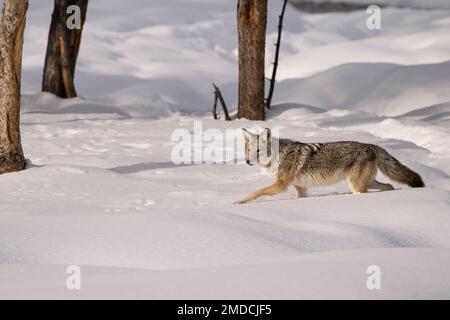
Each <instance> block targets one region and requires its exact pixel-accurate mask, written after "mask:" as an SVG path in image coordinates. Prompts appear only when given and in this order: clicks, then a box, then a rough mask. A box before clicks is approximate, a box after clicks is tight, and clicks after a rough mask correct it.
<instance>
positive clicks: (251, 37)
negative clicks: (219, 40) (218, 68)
mask: <svg viewBox="0 0 450 320" xmlns="http://www.w3.org/2000/svg"><path fill="white" fill-rule="evenodd" d="M237 11H238V34H239V101H238V118H247V119H249V120H264V119H265V99H264V85H265V75H264V67H265V60H264V58H265V46H266V27H267V0H238V9H237Z"/></svg>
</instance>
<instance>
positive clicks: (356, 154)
mask: <svg viewBox="0 0 450 320" xmlns="http://www.w3.org/2000/svg"><path fill="white" fill-rule="evenodd" d="M242 130H243V135H244V139H245V160H246V162H247V164H248V165H254V164H257V165H259V166H260V167H262V168H264V169H266V170H267V171H269V173H271V174H273V176H274V177H275V181H274V183H273V184H272V185H270V186H268V187H265V188H262V189H260V190H257V191H255V192H253V193H251V194H250V195H249V196H247V197H246V198H245V199H243V200H241V201H239V202H238V203H240V204H244V203H248V202H250V201H252V200H255V199H257V198H259V197H261V196H271V195H275V194H278V193H281V192H284V191H286V189H287V188H288V187H289V186H293V187H294V188H295V189H296V191H297V197H305V196H306V188H308V187H315V186H324V185H331V184H335V183H337V182H339V181H342V180H347V181H348V184H349V186H350V189H351V191H352V192H353V193H363V192H367V190H368V189H379V190H394V188H393V187H392V185H390V184H387V183H381V182H379V181H377V180H376V179H375V176H376V174H377V169H379V170H380V171H381V172H382V173H383V174H384V175H386V176H388V177H389V178H390V179H392V180H395V181H397V182H400V183H403V184H407V185H409V186H411V187H413V188H421V187H424V186H425V185H424V183H423V181H422V178H421V177H420V176H419V175H418V174H417V173H416V172H414V171H412V170H411V169H409V168H408V167H406V166H405V165H403V164H402V163H400V161H398V160H397V159H395V158H394V157H393V156H391V155H390V154H389V153H388V152H387V151H386V150H384V149H383V148H381V147H379V146H377V145H373V144H366V143H360V142H355V141H340V142H330V143H302V142H298V141H294V140H289V139H278V138H275V137H272V133H271V130H270V129H265V130H264V131H263V132H262V133H261V134H253V133H251V132H249V131H248V130H246V129H242Z"/></svg>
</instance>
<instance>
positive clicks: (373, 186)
mask: <svg viewBox="0 0 450 320" xmlns="http://www.w3.org/2000/svg"><path fill="white" fill-rule="evenodd" d="M369 188H370V189H379V190H383V191H390V190H394V187H393V186H392V184H389V183H382V182H379V181H377V180H374V181H373V182H372V183H371V184H370V186H369Z"/></svg>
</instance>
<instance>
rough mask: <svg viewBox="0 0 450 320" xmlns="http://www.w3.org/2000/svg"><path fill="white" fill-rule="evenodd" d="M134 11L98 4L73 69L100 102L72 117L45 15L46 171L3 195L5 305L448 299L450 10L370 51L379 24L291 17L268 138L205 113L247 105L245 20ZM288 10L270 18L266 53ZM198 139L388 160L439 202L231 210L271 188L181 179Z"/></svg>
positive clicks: (361, 198)
mask: <svg viewBox="0 0 450 320" xmlns="http://www.w3.org/2000/svg"><path fill="white" fill-rule="evenodd" d="M132 2H133V4H134V5H131V4H130V3H127V4H126V5H125V4H124V2H123V1H118V0H117V1H116V0H113V1H111V0H108V1H106V0H96V1H95V2H92V3H91V4H90V6H91V7H90V9H89V13H88V23H87V24H86V29H85V34H84V38H83V44H82V50H81V53H80V62H79V65H78V69H77V87H78V89H79V92H80V93H81V95H82V96H84V97H85V98H77V99H72V100H67V101H62V100H59V99H57V98H56V97H54V96H52V95H50V94H35V93H36V92H37V91H39V86H40V79H39V78H40V75H41V72H42V70H41V69H42V63H43V58H44V53H45V42H46V39H45V38H46V37H43V36H42V35H45V34H46V32H47V28H48V23H49V14H50V12H51V1H48V0H46V1H39V2H32V3H31V7H30V15H29V21H28V22H29V24H28V28H27V31H26V32H27V33H26V40H25V41H26V42H25V44H26V47H25V53H24V74H23V81H24V87H23V91H24V97H23V108H22V135H23V145H24V150H25V153H26V156H27V158H28V159H29V161H30V167H29V169H28V170H25V171H23V172H19V173H12V174H8V175H4V176H2V177H1V178H0V179H1V181H2V183H1V184H0V194H1V195H2V196H1V200H0V297H1V298H13V297H27V298H33V297H43V298H54V297H60V298H82V297H89V298H100V297H106V298H120V297H123V298H288V299H292V298H450V296H449V293H450V273H449V272H448V270H449V267H450V250H449V248H450V233H449V230H450V202H449V199H450V197H449V196H450V180H449V175H450V151H449V150H450V149H449V147H450V143H449V139H448V137H449V134H450V132H449V126H448V124H449V114H450V107H449V101H450V93H449V92H448V90H446V89H447V88H448V87H449V84H450V72H449V71H450V70H449V69H450V67H449V60H450V45H449V43H448V41H443V39H446V37H448V32H449V31H450V20H449V19H448V17H449V14H448V13H449V12H448V11H439V10H427V11H421V10H412V9H392V8H387V9H383V29H382V30H381V31H375V32H374V31H370V30H367V29H366V28H365V19H366V17H367V14H366V13H365V12H364V11H361V12H352V13H345V14H342V13H329V14H320V15H310V14H304V13H300V12H296V11H294V10H293V9H291V8H290V9H289V11H288V13H287V21H286V32H285V35H284V42H283V49H282V54H281V57H282V58H281V59H282V60H281V66H280V78H279V79H280V83H279V85H278V87H277V92H276V97H275V102H276V103H277V105H276V106H274V108H273V110H271V111H270V112H269V114H268V121H267V122H266V123H256V124H255V123H250V122H248V121H244V120H238V121H233V122H225V121H214V120H212V119H211V115H210V114H209V111H210V110H211V108H212V93H211V83H212V82H213V81H214V82H217V83H219V84H220V85H221V87H222V88H223V91H224V94H225V97H226V99H227V100H228V102H229V103H230V104H231V105H235V103H236V101H235V92H236V76H237V74H236V69H237V67H236V32H235V30H234V28H235V27H234V19H235V12H234V10H235V3H234V2H232V1H225V0H220V1H219V0H216V1H210V0H197V1H188V0H174V1H170V2H168V1H151V2H149V1H141V0H135V1H132ZM280 4H281V3H280V2H278V1H270V7H271V18H270V21H269V25H270V27H269V31H270V32H269V35H268V39H269V40H268V43H270V42H271V41H273V39H274V38H275V33H274V32H275V30H276V15H277V13H278V10H279V7H280ZM174 8H177V9H176V11H174ZM125 9H126V10H128V13H127V15H124V14H123V10H125ZM424 39H426V41H424ZM268 48H269V49H270V50H268V65H270V60H271V56H272V54H273V53H272V52H271V51H272V50H271V49H272V47H271V46H268ZM269 70H270V69H268V72H269ZM194 121H202V125H203V129H204V130H207V129H213V128H216V129H219V130H221V132H225V130H226V129H230V128H233V129H239V128H242V127H253V126H255V125H257V126H259V127H264V126H270V127H271V128H278V129H279V130H280V135H281V136H283V137H289V138H293V139H298V140H301V141H306V142H323V141H336V140H358V141H364V142H370V143H377V144H379V145H381V146H383V147H385V148H386V149H388V150H389V151H390V152H391V153H392V154H394V155H395V156H396V157H397V158H399V159H400V160H401V161H402V162H404V163H405V164H407V165H408V166H410V167H411V168H413V169H414V170H416V171H418V172H419V173H420V174H421V175H422V177H423V178H424V181H425V182H426V184H427V188H425V189H410V188H408V187H404V186H400V185H398V184H395V186H396V187H397V188H400V190H396V191H391V192H371V193H368V194H357V195H353V194H349V191H348V188H347V186H346V184H345V183H341V184H339V185H337V186H330V187H324V188H317V189H312V190H311V191H310V195H311V197H309V198H304V199H294V192H293V191H292V190H290V192H288V193H286V194H282V195H279V196H277V197H274V198H262V199H260V200H258V201H257V202H255V203H252V204H249V205H243V206H242V205H235V204H233V203H234V202H235V201H236V200H240V199H241V198H242V197H244V196H245V195H246V194H247V193H249V192H251V191H254V190H255V189H257V188H259V187H262V186H264V185H266V184H269V183H270V177H267V176H264V175H261V173H260V172H259V171H258V170H257V169H255V168H254V167H251V168H250V167H248V166H244V165H243V164H215V165H206V164H200V165H199V164H193V165H180V166H177V165H175V164H174V163H173V162H172V159H171V151H172V149H173V147H174V146H175V145H176V142H175V141H172V140H171V135H172V132H173V131H174V130H176V129H180V128H185V129H187V130H189V131H191V132H192V131H193V130H194V125H193V122H194ZM224 148H225V146H224ZM380 179H382V180H386V178H384V177H380ZM70 264H76V265H80V266H81V267H82V271H83V278H82V279H83V285H82V290H81V291H80V292H73V291H69V290H67V289H66V287H65V283H66V278H67V276H68V275H67V274H66V273H65V271H66V267H67V265H70ZM369 265H378V266H380V267H381V270H382V275H383V276H382V289H381V290H376V291H370V290H368V289H367V287H366V280H367V277H368V275H367V274H366V269H367V267H368V266H369Z"/></svg>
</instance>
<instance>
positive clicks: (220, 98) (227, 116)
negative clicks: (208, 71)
mask: <svg viewBox="0 0 450 320" xmlns="http://www.w3.org/2000/svg"><path fill="white" fill-rule="evenodd" d="M213 87H214V95H215V100H214V109H213V113H214V119H217V100H218V101H220V104H221V105H222V108H223V112H224V114H225V120H226V121H230V120H231V118H230V114H229V113H228V108H227V104H226V103H225V100H224V99H223V96H222V92H220V89H219V87H218V86H216V84H215V83H213Z"/></svg>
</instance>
